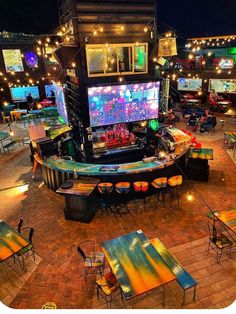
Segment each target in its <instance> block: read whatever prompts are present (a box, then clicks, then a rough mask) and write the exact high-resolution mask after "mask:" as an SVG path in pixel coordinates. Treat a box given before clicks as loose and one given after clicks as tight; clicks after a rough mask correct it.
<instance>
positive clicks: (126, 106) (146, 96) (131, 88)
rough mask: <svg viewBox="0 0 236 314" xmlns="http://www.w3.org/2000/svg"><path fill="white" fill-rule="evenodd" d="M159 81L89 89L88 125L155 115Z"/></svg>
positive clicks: (130, 120)
mask: <svg viewBox="0 0 236 314" xmlns="http://www.w3.org/2000/svg"><path fill="white" fill-rule="evenodd" d="M159 91H160V82H148V83H137V84H129V85H115V86H100V87H91V88H88V101H89V116H90V126H91V127H98V126H105V125H111V124H118V123H124V122H133V121H143V120H149V119H155V118H157V117H158V108H159Z"/></svg>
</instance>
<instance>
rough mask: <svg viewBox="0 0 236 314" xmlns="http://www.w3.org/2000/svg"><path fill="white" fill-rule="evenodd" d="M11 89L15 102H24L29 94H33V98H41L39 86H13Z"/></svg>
mask: <svg viewBox="0 0 236 314" xmlns="http://www.w3.org/2000/svg"><path fill="white" fill-rule="evenodd" d="M10 91H11V98H12V101H13V102H24V101H26V97H27V96H28V95H29V94H31V96H32V98H33V99H39V89H38V86H28V87H12V88H10Z"/></svg>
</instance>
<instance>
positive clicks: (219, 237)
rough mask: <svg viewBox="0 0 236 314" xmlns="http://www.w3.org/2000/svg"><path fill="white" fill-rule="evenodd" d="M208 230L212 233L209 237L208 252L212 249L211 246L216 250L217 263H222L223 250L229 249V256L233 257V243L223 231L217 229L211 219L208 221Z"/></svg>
mask: <svg viewBox="0 0 236 314" xmlns="http://www.w3.org/2000/svg"><path fill="white" fill-rule="evenodd" d="M208 230H209V234H210V236H209V238H208V253H209V251H210V247H212V248H213V249H214V250H215V251H216V253H217V256H216V260H217V263H220V260H221V256H222V253H223V250H226V249H229V256H230V257H231V250H232V246H233V243H232V242H231V241H230V240H229V239H228V238H227V237H226V236H225V235H224V234H223V233H222V232H220V231H219V230H217V228H216V227H215V225H214V224H213V223H211V222H210V221H209V222H208Z"/></svg>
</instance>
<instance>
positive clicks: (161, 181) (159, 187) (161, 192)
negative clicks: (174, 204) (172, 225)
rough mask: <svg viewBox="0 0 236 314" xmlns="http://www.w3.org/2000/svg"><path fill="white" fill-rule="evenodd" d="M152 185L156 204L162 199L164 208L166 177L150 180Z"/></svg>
mask: <svg viewBox="0 0 236 314" xmlns="http://www.w3.org/2000/svg"><path fill="white" fill-rule="evenodd" d="M151 185H152V187H153V188H154V189H155V190H156V193H155V195H156V201H157V204H158V203H159V202H160V201H162V203H163V206H164V208H165V207H166V206H165V197H166V187H167V177H161V178H156V179H154V180H153V181H152V182H151Z"/></svg>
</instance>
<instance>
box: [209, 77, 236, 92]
mask: <svg viewBox="0 0 236 314" xmlns="http://www.w3.org/2000/svg"><path fill="white" fill-rule="evenodd" d="M212 89H214V90H215V91H216V92H217V93H225V92H226V93H230V94H236V80H229V79H225V80H224V79H210V80H209V86H208V91H209V92H210V91H211V90H212Z"/></svg>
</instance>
